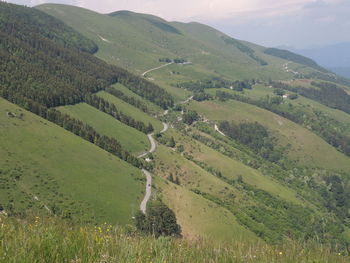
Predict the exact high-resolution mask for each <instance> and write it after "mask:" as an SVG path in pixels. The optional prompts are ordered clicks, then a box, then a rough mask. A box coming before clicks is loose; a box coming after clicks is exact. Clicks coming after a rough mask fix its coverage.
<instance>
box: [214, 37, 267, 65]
mask: <svg viewBox="0 0 350 263" xmlns="http://www.w3.org/2000/svg"><path fill="white" fill-rule="evenodd" d="M221 38H222V40H224V42H225V43H226V44H227V45H232V46H234V47H236V48H237V49H239V51H241V52H243V53H245V54H247V55H248V57H250V58H251V59H253V60H255V61H256V62H257V63H258V64H259V65H261V66H266V65H268V63H267V62H266V61H265V60H263V59H262V58H261V57H259V56H257V55H256V54H255V51H254V50H253V49H252V48H250V47H248V46H247V45H244V44H243V43H242V42H241V41H238V40H236V39H234V38H231V37H224V36H222V37H221Z"/></svg>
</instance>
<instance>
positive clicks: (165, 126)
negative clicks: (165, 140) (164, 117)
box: [160, 122, 169, 133]
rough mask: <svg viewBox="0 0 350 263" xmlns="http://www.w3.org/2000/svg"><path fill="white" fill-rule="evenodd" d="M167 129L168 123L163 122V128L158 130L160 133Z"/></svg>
mask: <svg viewBox="0 0 350 263" xmlns="http://www.w3.org/2000/svg"><path fill="white" fill-rule="evenodd" d="M168 129H169V124H167V123H165V122H163V130H161V131H160V133H164V132H166V131H167V130H168Z"/></svg>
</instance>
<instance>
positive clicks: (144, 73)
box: [141, 62, 174, 77]
mask: <svg viewBox="0 0 350 263" xmlns="http://www.w3.org/2000/svg"><path fill="white" fill-rule="evenodd" d="M171 64H174V62H170V63H167V64H164V65H161V66H159V67H156V68H152V69H149V70H147V71H145V72H143V73H142V74H141V76H142V77H144V76H145V75H146V74H147V73H150V72H151V71H154V70H157V69H161V68H164V67H166V66H169V65H171Z"/></svg>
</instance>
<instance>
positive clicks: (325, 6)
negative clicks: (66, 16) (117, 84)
mask: <svg viewBox="0 0 350 263" xmlns="http://www.w3.org/2000/svg"><path fill="white" fill-rule="evenodd" d="M7 2H10V3H16V4H22V5H27V6H36V5H39V4H44V3H59V4H69V5H75V6H79V7H83V8H87V9H90V10H94V11H97V12H100V13H111V12H114V11H119V10H130V11H134V12H139V13H147V14H153V15H156V16H160V17H162V18H164V19H166V20H168V21H180V22H191V21H196V22H200V23H204V24H207V25H210V26H213V27H215V28H216V29H218V30H221V31H223V32H224V33H226V34H228V35H230V36H232V37H235V38H238V39H241V40H246V41H250V42H253V43H256V44H260V45H264V46H272V47H276V46H289V47H294V48H306V47H312V46H315V45H318V46H322V45H327V44H335V43H341V42H350V34H348V31H349V28H350V19H349V18H348V14H349V13H350V1H346V0H285V1H283V3H281V1H277V0H265V1H262V0H236V1H230V0H193V1H191V2H189V1H185V0H178V1H176V2H173V1H168V0H162V1H161V0H143V1H140V0H128V1H126V0H120V1H118V2H116V1H112V0H100V1H98V2H96V1H93V0H56V1H51V0H11V1H7ZM179 10H181V11H179Z"/></svg>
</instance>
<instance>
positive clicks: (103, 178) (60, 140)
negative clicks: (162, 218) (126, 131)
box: [0, 98, 143, 224]
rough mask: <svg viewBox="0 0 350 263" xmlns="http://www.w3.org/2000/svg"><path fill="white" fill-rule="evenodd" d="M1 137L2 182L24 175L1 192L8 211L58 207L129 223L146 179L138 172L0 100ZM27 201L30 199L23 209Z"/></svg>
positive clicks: (87, 216) (42, 120)
mask: <svg viewBox="0 0 350 263" xmlns="http://www.w3.org/2000/svg"><path fill="white" fill-rule="evenodd" d="M8 111H10V112H15V113H16V115H19V114H20V113H23V114H24V116H23V119H20V118H17V117H12V118H10V117H7V114H6V112H8ZM0 131H1V137H0V156H2V158H1V159H0V167H1V170H2V173H3V175H2V177H3V178H5V177H10V178H11V174H14V173H15V171H16V170H17V171H18V170H20V169H22V171H23V172H22V176H21V179H19V180H17V181H14V180H12V182H13V183H9V184H8V185H9V187H10V189H8V190H7V191H0V198H1V199H0V203H2V204H3V205H4V207H5V209H7V204H8V202H9V199H13V200H14V203H13V204H14V208H15V210H16V207H21V206H22V208H23V206H25V205H26V204H30V203H32V205H33V206H36V205H37V204H36V203H37V202H39V203H40V206H41V205H47V206H49V207H50V208H51V206H52V204H53V203H55V204H57V205H58V206H59V207H60V209H61V211H65V210H67V211H68V210H70V211H71V212H72V214H73V215H74V214H75V213H78V214H79V213H80V212H82V213H83V216H82V218H84V219H89V217H91V216H95V217H96V219H97V220H98V221H100V222H103V221H108V222H111V223H116V222H118V223H122V224H124V223H127V222H130V219H131V215H132V213H134V212H135V211H136V210H137V209H138V206H139V199H140V197H141V192H142V190H143V185H142V184H141V183H140V182H139V181H138V180H136V179H138V178H142V177H143V176H142V174H141V172H140V171H139V170H138V169H136V168H134V167H133V166H131V165H129V164H128V163H126V162H124V161H121V160H120V159H118V158H117V157H115V156H112V155H111V154H109V153H107V152H105V151H104V150H102V149H100V148H98V147H96V146H94V145H93V144H90V143H88V142H86V141H84V140H82V139H81V138H79V137H77V136H75V135H73V134H71V133H70V132H68V131H65V130H64V129H62V128H60V127H58V126H56V125H54V124H52V123H50V122H48V121H46V120H44V119H42V118H40V117H38V116H36V115H34V114H32V113H29V112H27V111H25V110H22V109H20V108H19V107H17V106H15V105H13V104H11V103H9V102H7V101H5V100H4V99H2V98H0ZM50 187H51V188H50ZM12 190H13V191H12ZM56 193H57V194H56ZM11 195H12V196H11ZM23 195H26V196H27V199H26V200H25V201H24V203H20V200H21V198H23ZM34 195H36V196H37V197H38V199H39V200H40V201H36V200H34ZM33 200H34V203H33ZM17 202H18V204H17ZM20 210H21V209H20Z"/></svg>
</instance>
